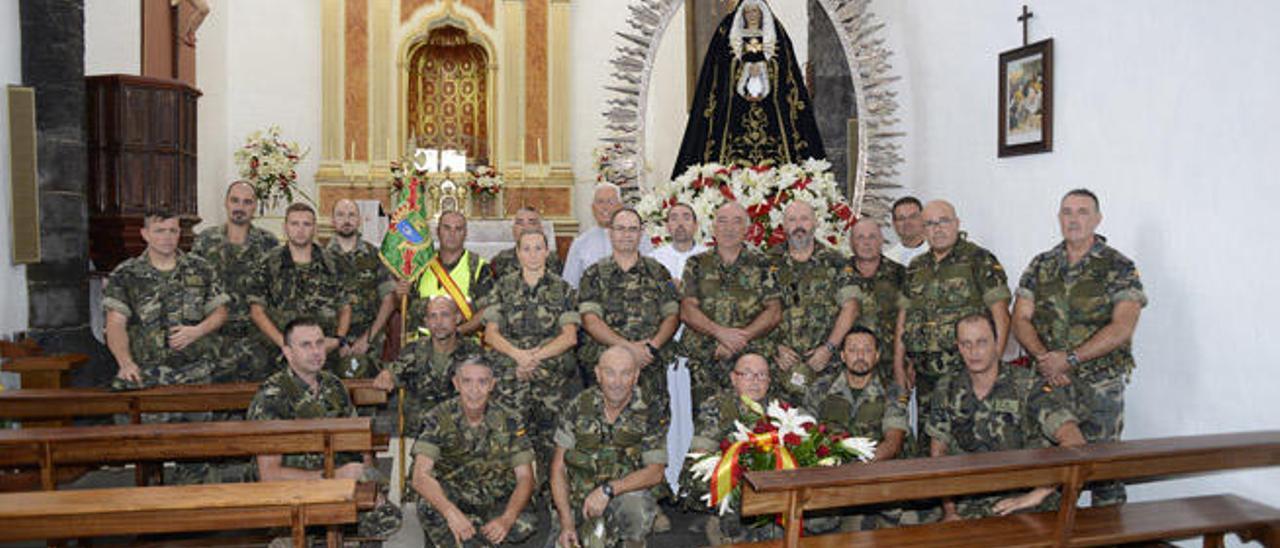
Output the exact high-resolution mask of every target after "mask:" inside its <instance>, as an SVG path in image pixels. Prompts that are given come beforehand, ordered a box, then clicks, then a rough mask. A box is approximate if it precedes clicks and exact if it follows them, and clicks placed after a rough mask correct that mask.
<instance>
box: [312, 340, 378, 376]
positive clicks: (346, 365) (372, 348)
mask: <svg viewBox="0 0 1280 548" xmlns="http://www.w3.org/2000/svg"><path fill="white" fill-rule="evenodd" d="M385 340H386V338H385V337H384V336H383V334H382V333H378V336H377V337H374V338H373V340H371V341H369V350H368V351H367V352H365V353H363V354H354V353H353V354H349V355H347V356H346V357H343V356H340V355H338V351H337V350H335V351H333V352H332V353H330V354H329V359H327V360H325V368H327V369H328V370H329V372H330V373H333V374H334V375H337V376H338V378H339V379H370V378H373V377H374V376H375V375H377V374H378V372H379V371H381V370H382V360H381V359H380V357H381V356H382V344H383V342H384V341H385Z"/></svg>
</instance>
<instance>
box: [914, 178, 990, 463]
mask: <svg viewBox="0 0 1280 548" xmlns="http://www.w3.org/2000/svg"><path fill="white" fill-rule="evenodd" d="M924 225H925V230H926V232H927V237H928V238H929V253H926V254H924V255H921V256H919V257H916V258H915V259H914V260H912V261H911V265H910V266H908V267H907V278H906V281H905V283H904V286H903V304H902V308H901V310H899V312H898V325H897V327H896V329H895V331H896V337H895V338H896V342H895V346H894V352H893V375H894V382H896V383H898V385H900V386H903V387H904V388H907V389H911V388H912V387H915V389H916V406H917V413H918V417H919V418H921V419H923V418H924V417H928V416H929V405H930V400H929V398H930V397H931V395H932V393H933V388H934V386H936V385H937V383H938V381H939V380H941V379H942V378H943V377H946V376H947V375H952V374H956V373H959V372H961V371H963V369H964V360H963V359H962V358H961V356H960V351H959V349H958V348H957V347H956V339H955V332H954V330H953V326H955V324H956V321H958V320H959V319H960V318H963V317H965V316H968V315H971V314H987V315H989V316H990V317H991V318H992V320H993V321H994V323H995V326H996V328H995V333H996V339H995V344H996V356H1000V355H1002V354H1004V347H1005V341H1006V339H1007V338H1008V335H1009V297H1010V294H1009V287H1008V285H1007V284H1008V279H1007V278H1006V276H1005V273H1004V267H1003V266H1001V265H1000V261H999V260H997V259H996V256H995V255H993V254H992V253H991V252H990V251H987V250H986V249H984V248H982V247H979V246H978V245H977V244H974V243H972V242H970V241H969V240H968V239H966V237H965V235H964V234H963V233H962V232H961V231H960V218H959V217H957V216H956V210H955V208H954V207H952V206H951V204H949V203H947V202H944V201H941V200H937V201H933V202H929V203H928V204H926V205H925V207H924ZM924 434H925V435H922V436H920V437H919V438H918V442H919V443H918V445H919V447H918V448H917V449H919V450H920V453H923V452H924V451H925V450H927V447H928V441H927V438H928V436H927V434H928V433H927V432H924Z"/></svg>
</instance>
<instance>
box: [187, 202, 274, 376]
mask: <svg viewBox="0 0 1280 548" xmlns="http://www.w3.org/2000/svg"><path fill="white" fill-rule="evenodd" d="M226 208H227V222H226V224H222V225H217V226H212V227H209V228H207V229H205V230H203V231H202V232H200V234H199V235H197V236H196V239H195V243H194V244H193V245H192V246H191V253H192V254H194V255H199V256H201V257H204V259H205V260H206V261H208V262H209V264H210V265H211V266H212V267H213V269H214V270H215V271H216V272H217V274H218V278H219V279H221V280H222V286H223V289H225V290H226V292H227V296H228V297H229V298H230V301H229V302H228V303H227V321H226V323H223V324H222V329H219V330H218V334H219V335H221V336H222V339H223V342H224V343H225V345H224V348H223V350H224V353H223V357H222V361H223V363H224V364H226V365H225V366H223V367H220V368H219V370H218V371H215V373H214V377H213V382H240V381H254V382H258V381H261V380H262V379H265V378H267V376H268V375H270V374H271V371H272V370H271V369H270V367H271V366H274V361H269V360H267V359H266V358H265V357H266V356H274V355H275V354H276V350H277V349H276V348H275V347H270V346H264V345H262V344H261V343H262V339H261V338H260V337H259V335H258V328H257V327H255V326H254V325H253V321H252V320H250V319H249V300H248V297H249V287H250V285H251V280H252V279H253V273H254V271H255V270H256V269H257V265H258V261H260V260H261V259H262V257H265V256H266V254H267V252H268V251H271V250H272V249H274V248H276V247H278V246H279V245H280V242H279V240H277V239H276V237H275V236H274V235H273V234H271V233H270V232H267V231H265V230H263V229H261V228H258V227H256V226H253V216H254V213H255V212H256V211H257V208H258V199H257V197H256V196H255V195H254V193H253V187H252V186H251V185H249V183H247V182H245V181H236V182H234V183H231V186H229V187H227V196H226Z"/></svg>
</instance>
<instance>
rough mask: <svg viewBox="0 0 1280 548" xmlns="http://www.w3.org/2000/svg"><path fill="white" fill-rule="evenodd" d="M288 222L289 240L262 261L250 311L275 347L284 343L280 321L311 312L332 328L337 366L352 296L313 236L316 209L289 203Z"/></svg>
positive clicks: (328, 347)
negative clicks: (344, 288)
mask: <svg viewBox="0 0 1280 548" xmlns="http://www.w3.org/2000/svg"><path fill="white" fill-rule="evenodd" d="M284 228H285V235H287V236H288V243H286V244H285V245H283V246H280V247H277V248H275V249H273V250H271V252H270V253H268V254H267V256H266V257H263V259H262V262H261V263H259V264H258V269H257V272H256V273H255V275H254V279H253V284H252V285H251V289H250V292H249V317H250V318H252V319H253V323H254V324H255V325H257V326H258V330H259V331H260V332H261V334H262V337H264V338H265V339H266V340H267V341H268V343H269V344H270V345H272V346H273V347H274V348H282V347H284V343H285V341H284V335H283V334H282V333H281V331H280V328H281V327H283V326H285V325H288V324H289V322H291V321H293V320H294V319H295V318H300V317H309V318H313V319H314V320H315V321H316V322H319V324H320V328H321V330H322V331H324V332H325V333H326V335H327V334H329V333H333V335H329V336H327V337H326V338H325V341H324V344H325V352H326V353H327V354H328V355H329V362H328V365H329V367H330V368H336V367H337V365H338V361H337V352H336V351H337V350H338V347H339V346H340V344H341V342H340V341H341V340H342V339H343V338H344V337H346V336H347V330H348V328H350V326H351V303H350V298H349V297H348V295H347V293H346V292H344V291H343V288H342V285H341V284H340V283H339V281H338V268H337V266H336V265H335V264H334V261H333V259H332V258H331V257H329V255H328V254H327V253H325V252H324V250H323V249H321V248H320V245H319V244H317V243H316V242H315V233H316V212H315V210H314V209H311V206H309V205H306V204H303V203H294V204H292V205H290V206H289V207H288V208H287V209H286V210H285V214H284ZM274 370H279V367H278V366H277V367H276V368H275V369H274Z"/></svg>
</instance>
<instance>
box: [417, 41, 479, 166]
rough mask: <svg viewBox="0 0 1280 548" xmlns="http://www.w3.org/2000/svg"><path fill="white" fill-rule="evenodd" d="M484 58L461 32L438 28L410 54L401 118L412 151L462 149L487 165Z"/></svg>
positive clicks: (476, 162)
mask: <svg viewBox="0 0 1280 548" xmlns="http://www.w3.org/2000/svg"><path fill="white" fill-rule="evenodd" d="M488 66H489V56H488V54H487V53H485V51H484V48H483V47H481V46H480V45H479V44H475V43H472V42H471V41H469V40H468V39H467V33H466V31H465V30H463V29H460V28H458V27H454V26H443V27H439V28H436V29H434V30H432V31H431V33H430V35H428V36H427V39H426V40H425V41H423V42H420V43H419V44H417V45H416V46H415V47H413V48H412V49H410V50H409V56H408V62H407V69H408V71H407V72H408V74H407V80H408V89H407V91H406V94H405V120H406V126H407V131H408V133H409V139H408V142H409V143H410V146H411V147H412V148H431V149H449V150H462V151H465V152H466V155H467V158H468V159H469V160H468V163H474V164H477V165H489V163H490V155H489V145H488V130H487V128H488V121H489V112H488V104H487V102H488V101H487V100H488V97H489V94H488V81H487V80H488Z"/></svg>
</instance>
